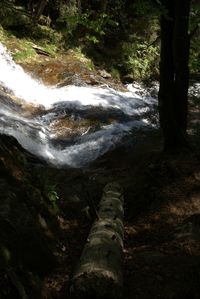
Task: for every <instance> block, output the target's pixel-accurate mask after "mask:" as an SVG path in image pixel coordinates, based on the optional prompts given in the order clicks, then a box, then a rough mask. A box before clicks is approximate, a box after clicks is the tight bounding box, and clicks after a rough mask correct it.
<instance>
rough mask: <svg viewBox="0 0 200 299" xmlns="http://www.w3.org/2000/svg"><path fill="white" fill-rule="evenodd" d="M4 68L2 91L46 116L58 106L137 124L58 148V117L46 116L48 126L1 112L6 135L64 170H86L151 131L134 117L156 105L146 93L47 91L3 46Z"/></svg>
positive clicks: (42, 121)
mask: <svg viewBox="0 0 200 299" xmlns="http://www.w3.org/2000/svg"><path fill="white" fill-rule="evenodd" d="M0 67H1V72H0V85H3V86H4V87H6V88H7V89H8V90H10V91H11V92H12V93H13V94H14V95H15V96H16V97H19V98H21V99H22V100H23V101H25V102H27V103H32V104H34V105H42V106H43V107H44V109H46V110H48V109H49V108H52V107H58V106H60V107H62V109H63V107H65V108H70V109H74V111H76V109H79V110H80V109H90V107H94V106H96V107H103V108H109V109H111V108H112V109H113V110H116V111H122V112H123V113H124V114H125V115H128V116H131V117H132V120H131V121H130V120H129V121H126V122H123V123H118V122H115V123H113V124H110V125H107V126H102V127H101V128H100V129H99V130H98V131H96V132H93V133H89V130H88V132H87V131H86V134H82V135H83V136H80V137H79V138H77V139H76V142H75V144H71V145H68V146H65V147H64V148H63V147H62V148H59V146H55V145H54V143H55V142H54V141H55V140H53V139H52V138H53V137H52V136H53V134H52V132H51V128H50V126H49V125H48V123H51V116H52V113H47V114H46V117H47V119H48V122H47V121H46V120H45V117H44V118H32V119H30V118H29V119H27V118H26V117H22V116H21V115H20V112H17V111H14V110H12V109H11V107H10V106H9V107H6V106H5V105H4V107H2V108H1V107H0V113H1V121H0V132H1V133H4V134H8V135H12V136H14V137H15V138H16V139H17V140H18V141H19V142H20V143H21V145H22V146H23V147H24V148H26V149H27V150H28V151H30V152H31V153H33V154H35V155H37V156H39V157H42V158H43V159H45V160H46V161H47V162H49V163H52V164H54V165H56V166H60V167H63V166H71V167H82V166H84V165H86V164H88V163H89V162H90V161H93V160H94V159H96V158H97V157H98V156H100V155H102V154H104V153H105V152H106V151H108V150H109V149H110V148H113V147H115V146H116V145H117V144H118V143H119V141H120V140H121V138H122V137H123V136H124V135H125V134H128V132H129V131H130V129H131V128H133V127H136V128H138V127H144V126H147V125H148V123H146V122H145V120H137V121H136V120H134V117H133V116H135V115H137V116H138V115H141V114H142V113H144V112H146V111H148V110H149V109H150V108H151V106H152V105H154V104H155V102H156V100H155V99H153V98H152V97H150V96H149V95H143V96H141V93H140V92H141V87H137V86H135V87H134V88H133V87H132V90H130V91H127V92H119V91H116V90H114V89H111V88H100V87H89V86H88V87H87V86H86V87H77V86H67V87H62V88H56V87H49V86H45V85H43V83H42V82H40V81H39V80H35V79H33V78H32V77H31V76H30V75H29V74H27V73H25V72H24V70H23V69H22V67H20V66H19V65H17V64H15V62H14V61H13V59H12V57H11V55H10V54H9V53H8V52H7V50H6V48H5V47H4V46H3V45H2V44H0ZM138 91H140V92H138ZM0 97H2V95H0ZM102 113H103V111H102ZM54 119H55V115H54Z"/></svg>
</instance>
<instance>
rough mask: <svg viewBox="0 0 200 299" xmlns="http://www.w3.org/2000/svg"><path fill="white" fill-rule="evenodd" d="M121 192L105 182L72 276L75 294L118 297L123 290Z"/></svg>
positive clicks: (116, 186) (113, 184) (118, 188)
mask: <svg viewBox="0 0 200 299" xmlns="http://www.w3.org/2000/svg"><path fill="white" fill-rule="evenodd" d="M122 220H123V196H122V190H121V187H120V186H119V185H118V184H117V183H111V184H108V185H107V186H106V187H105V188H104V193H103V196H102V199H101V201H100V207H99V211H98V219H97V220H96V221H95V222H94V224H93V226H92V229H91V231H90V234H89V236H88V239H87V243H86V245H85V247H84V250H83V253H82V256H81V258H80V263H79V265H78V267H77V270H76V272H75V274H74V276H73V280H72V288H71V291H72V292H73V294H74V295H75V296H77V297H78V296H81V297H80V298H82V297H88V296H89V297H90V296H91V297H94V298H102V297H105V298H119V297H120V296H121V294H122V285H123V283H122V277H123V275H122V250H123V222H122Z"/></svg>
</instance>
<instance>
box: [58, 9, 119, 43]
mask: <svg viewBox="0 0 200 299" xmlns="http://www.w3.org/2000/svg"><path fill="white" fill-rule="evenodd" d="M58 22H60V23H62V24H63V25H64V26H65V29H64V30H63V32H64V33H65V37H66V38H70V37H72V36H73V35H74V34H75V35H76V33H77V31H79V29H80V28H81V30H82V33H83V39H84V40H85V41H86V42H89V43H93V44H97V43H99V42H100V41H101V38H102V36H104V35H105V34H106V31H107V28H108V27H115V26H118V25H119V23H118V22H117V21H116V20H114V19H112V17H111V16H110V15H108V14H106V13H99V14H98V15H96V16H94V12H93V11H89V10H87V11H86V12H84V13H82V14H74V15H68V14H65V15H62V16H60V18H59V19H58Z"/></svg>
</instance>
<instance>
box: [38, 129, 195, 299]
mask: <svg viewBox="0 0 200 299" xmlns="http://www.w3.org/2000/svg"><path fill="white" fill-rule="evenodd" d="M50 177H51V178H54V180H55V181H57V182H60V183H58V185H57V186H58V193H59V196H60V198H63V199H64V198H65V197H66V195H67V194H68V195H69V193H68V192H69V189H70V188H71V187H69V185H70V186H71V184H73V190H74V194H73V197H74V203H73V204H72V202H71V203H70V202H68V203H67V202H64V201H61V202H62V204H61V206H62V216H59V218H58V219H59V221H60V226H61V227H62V229H63V235H62V238H61V240H60V249H59V250H60V265H59V267H58V268H57V270H56V272H54V273H53V274H52V275H50V276H49V277H48V278H47V279H46V281H45V286H44V289H43V294H44V298H45V299H47V298H48V299H50V298H57V299H61V298H65V297H66V295H68V296H69V297H70V279H71V277H72V274H73V271H74V268H75V266H76V264H77V262H78V260H79V257H80V254H81V250H82V249H83V246H84V243H85V240H86V238H87V235H88V233H89V229H90V227H91V224H92V219H90V218H89V217H88V216H87V215H86V214H84V212H83V211H84V209H81V206H82V207H83V206H84V204H83V202H82V201H79V200H78V198H79V196H80V192H82V194H84V189H83V188H84V187H83V185H84V184H85V187H86V188H87V192H89V193H90V195H89V197H93V198H95V199H94V200H95V202H96V203H97V202H98V199H99V198H100V196H101V190H102V188H103V186H104V185H105V184H106V183H108V182H110V181H117V182H119V183H120V184H121V185H122V186H123V188H124V196H125V219H124V228H125V240H124V295H123V298H127V299H129V298H139V299H147V298H148V299H151V298H152V299H153V298H162V299H179V298H180V299H183V298H200V285H199V277H200V276H199V275H200V242H199V240H200V163H199V157H198V156H197V155H196V154H194V153H192V152H190V151H187V152H183V153H173V154H166V153H163V152H162V151H161V148H160V142H159V138H158V134H157V133H156V134H154V133H152V135H151V136H148V137H146V139H145V141H143V142H141V143H140V144H138V145H136V146H134V147H132V148H129V149H127V150H124V149H117V150H114V151H113V152H111V153H108V154H106V155H104V156H103V157H101V158H100V159H99V160H98V161H96V162H95V163H94V164H93V165H92V166H91V167H90V168H89V169H87V170H86V171H85V173H84V174H83V173H80V172H79V173H77V172H74V173H73V174H72V173H71V174H70V175H68V177H67V176H66V177H65V178H64V176H63V173H62V171H61V173H58V172H57V174H56V173H55V171H53V170H52V173H51V174H50ZM85 177H87V178H88V177H89V178H90V179H89V180H87V179H86V182H84V180H85ZM61 178H62V180H60V179H61ZM72 182H73V183H72ZM59 190H60V191H59ZM70 192H71V191H70ZM72 193H73V192H72ZM75 197H76V198H75ZM87 200H88V199H87V195H86V202H87ZM72 201H73V199H72ZM86 216H87V217H86ZM91 218H92V216H91Z"/></svg>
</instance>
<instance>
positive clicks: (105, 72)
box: [98, 70, 112, 79]
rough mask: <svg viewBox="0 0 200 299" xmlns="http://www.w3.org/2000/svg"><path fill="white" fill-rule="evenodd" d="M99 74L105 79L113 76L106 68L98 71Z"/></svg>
mask: <svg viewBox="0 0 200 299" xmlns="http://www.w3.org/2000/svg"><path fill="white" fill-rule="evenodd" d="M98 73H99V75H100V76H101V77H103V78H105V79H109V78H111V77H112V76H111V74H109V73H108V72H107V71H106V70H99V71H98Z"/></svg>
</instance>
